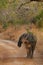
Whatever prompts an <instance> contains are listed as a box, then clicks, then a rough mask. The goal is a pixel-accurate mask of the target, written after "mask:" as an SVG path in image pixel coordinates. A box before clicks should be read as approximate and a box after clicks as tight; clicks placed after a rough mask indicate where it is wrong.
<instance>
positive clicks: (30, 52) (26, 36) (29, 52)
mask: <svg viewBox="0 0 43 65" xmlns="http://www.w3.org/2000/svg"><path fill="white" fill-rule="evenodd" d="M22 39H26V40H27V41H28V44H30V47H28V46H27V48H26V49H27V58H33V53H34V50H35V46H36V42H37V38H36V36H34V35H33V33H29V34H27V33H24V34H22V35H21V36H20V38H19V41H18V47H21V45H22V43H23V41H22ZM24 43H26V44H27V42H26V41H25V42H24Z"/></svg>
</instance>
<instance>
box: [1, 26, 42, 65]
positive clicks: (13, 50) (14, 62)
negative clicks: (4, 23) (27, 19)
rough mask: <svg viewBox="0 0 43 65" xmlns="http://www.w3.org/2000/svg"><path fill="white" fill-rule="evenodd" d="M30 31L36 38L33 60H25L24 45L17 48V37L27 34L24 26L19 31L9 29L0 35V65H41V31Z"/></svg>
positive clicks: (33, 29)
mask: <svg viewBox="0 0 43 65" xmlns="http://www.w3.org/2000/svg"><path fill="white" fill-rule="evenodd" d="M30 31H32V32H33V33H34V34H35V35H36V36H37V45H36V49H35V51H34V57H33V59H28V58H26V55H27V54H26V49H25V46H24V45H22V47H21V48H18V46H17V41H18V39H19V36H20V35H21V34H22V33H25V32H27V31H26V28H25V26H23V27H21V28H19V30H18V29H16V30H15V29H14V28H10V29H7V30H6V31H4V32H1V33H0V65H43V29H42V30H39V29H35V28H32V29H31V30H30ZM9 33H10V34H9ZM3 39H4V40H3ZM6 39H7V40H6ZM8 39H9V40H8ZM14 41H15V42H14Z"/></svg>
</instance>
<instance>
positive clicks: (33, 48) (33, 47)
mask: <svg viewBox="0 0 43 65" xmlns="http://www.w3.org/2000/svg"><path fill="white" fill-rule="evenodd" d="M35 46H36V44H34V45H33V46H32V55H31V57H32V58H33V53H34V50H35Z"/></svg>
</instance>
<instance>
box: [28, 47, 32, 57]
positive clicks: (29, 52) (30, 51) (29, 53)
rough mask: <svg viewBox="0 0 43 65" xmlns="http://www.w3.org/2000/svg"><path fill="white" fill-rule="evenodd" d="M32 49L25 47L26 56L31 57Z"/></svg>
mask: <svg viewBox="0 0 43 65" xmlns="http://www.w3.org/2000/svg"><path fill="white" fill-rule="evenodd" d="M31 54H32V50H31V47H30V48H29V49H27V58H31Z"/></svg>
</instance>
